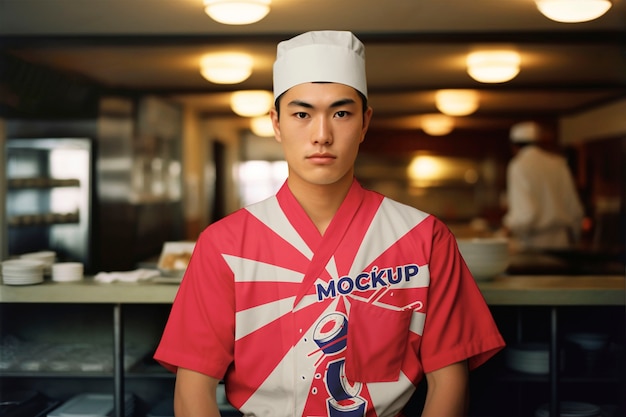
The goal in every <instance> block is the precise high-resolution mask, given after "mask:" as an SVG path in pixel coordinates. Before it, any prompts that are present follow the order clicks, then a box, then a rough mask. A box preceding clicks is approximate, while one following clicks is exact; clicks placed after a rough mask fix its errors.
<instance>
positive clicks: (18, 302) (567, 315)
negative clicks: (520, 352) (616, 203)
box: [0, 276, 626, 417]
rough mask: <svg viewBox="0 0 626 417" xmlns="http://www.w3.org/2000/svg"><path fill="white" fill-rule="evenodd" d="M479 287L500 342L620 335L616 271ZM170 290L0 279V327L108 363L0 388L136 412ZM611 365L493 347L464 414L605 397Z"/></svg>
mask: <svg viewBox="0 0 626 417" xmlns="http://www.w3.org/2000/svg"><path fill="white" fill-rule="evenodd" d="M480 287H481V291H482V292H483V295H484V297H485V299H486V301H487V303H488V304H489V305H490V306H491V308H492V309H493V311H494V315H495V317H496V320H498V324H499V325H500V328H501V330H502V331H503V333H504V336H505V339H506V340H507V342H508V343H511V341H512V340H516V338H517V337H520V338H529V337H535V336H537V337H542V338H544V339H545V340H551V341H552V342H554V345H553V346H554V347H555V349H556V350H557V351H558V349H559V347H558V346H559V343H560V342H561V340H560V337H559V335H560V334H561V333H562V332H564V331H566V330H567V328H568V326H571V325H573V324H575V323H576V322H577V320H580V317H587V318H590V317H593V316H594V314H596V313H597V312H600V316H605V315H608V316H609V317H610V318H611V321H610V322H608V320H607V323H606V324H607V325H608V327H610V328H612V329H616V331H615V335H616V336H617V337H622V339H621V340H622V342H623V330H624V329H623V327H622V329H621V330H619V327H620V326H623V320H624V304H625V302H624V301H625V300H624V298H625V295H626V293H625V292H624V291H625V286H624V277H621V276H602V277H588V276H576V277H541V276H532V277H502V278H498V279H496V280H495V281H491V282H484V283H480ZM176 290H177V286H175V285H169V284H152V283H137V284H126V283H115V284H98V283H95V282H94V281H93V280H92V279H89V278H87V279H85V280H84V281H83V282H69V283H55V282H49V281H46V282H45V283H43V284H40V285H32V286H25V287H19V286H6V285H1V286H0V308H1V309H2V311H1V315H0V317H1V320H2V321H1V323H0V329H1V330H2V335H3V336H5V335H6V334H9V333H12V334H17V335H20V336H22V337H24V338H25V339H35V340H45V341H48V342H49V341H57V342H63V343H66V342H69V343H76V344H80V343H88V344H90V345H97V346H106V347H107V349H109V352H110V360H111V362H110V363H111V366H110V367H109V368H106V369H104V368H103V369H101V370H97V371H93V370H92V371H89V370H83V371H76V370H72V371H67V372H51V371H46V370H30V371H28V370H27V371H23V370H20V371H16V370H12V371H10V372H7V371H2V379H1V382H0V391H4V390H7V389H9V388H28V389H36V390H39V391H41V392H43V393H45V394H46V395H49V396H51V397H54V398H58V399H60V400H65V399H68V398H70V397H71V396H73V395H75V394H78V393H82V392H87V391H92V392H113V393H114V394H115V399H116V401H115V405H116V416H122V415H123V408H124V407H123V402H122V398H123V396H122V393H124V392H132V393H134V394H135V395H136V397H137V400H138V406H137V407H136V413H135V415H136V416H139V417H141V416H144V415H146V413H147V412H148V410H149V409H150V408H151V407H152V406H154V405H155V404H156V403H158V402H159V401H160V400H162V399H163V398H164V397H168V396H170V395H171V394H172V393H173V386H174V377H173V375H172V374H169V373H167V372H166V371H165V370H164V369H163V368H161V367H160V366H159V365H156V364H155V363H154V362H153V361H152V360H151V353H152V351H153V350H154V348H155V347H156V344H157V343H158V341H159V337H160V334H161V331H162V329H163V326H164V324H165V321H166V320H167V316H168V314H169V308H170V305H171V302H172V301H173V299H174V296H175V294H176ZM594 311H595V312H596V313H593V312H594ZM620 320H621V322H620ZM620 323H621V324H620ZM528 328H530V329H531V331H530V332H529V331H527V330H526V329H528ZM553 330H554V331H555V332H554V333H552V331H553ZM555 334H556V335H557V337H556V338H554V339H551V337H552V335H555ZM134 352H139V353H138V354H134ZM129 353H130V355H129ZM125 359H126V361H125ZM129 360H130V361H132V363H130V361H129ZM125 362H126V363H125ZM612 367H613V368H614V369H615V373H614V374H611V373H609V374H605V375H593V374H591V375H570V374H567V373H563V374H562V373H561V372H554V373H551V374H549V375H542V376H528V375H522V374H516V373H513V372H509V371H506V370H505V367H504V364H503V356H502V355H501V354H498V355H497V356H496V357H495V358H494V359H493V360H491V361H490V362H488V363H487V364H486V365H484V366H483V367H481V368H479V369H478V370H476V371H474V372H473V375H472V386H471V389H472V392H471V396H472V404H473V406H472V415H476V416H478V415H481V416H494V417H500V416H502V417H504V416H507V417H511V416H516V415H519V416H522V415H532V412H529V411H532V409H534V407H535V406H536V405H539V404H542V403H545V402H549V401H551V399H553V398H557V399H558V398H568V399H571V398H572V396H576V397H575V398H576V399H577V400H583V398H584V397H583V396H578V394H577V392H580V391H581V390H583V391H584V390H585V389H589V387H592V388H593V389H594V391H595V390H597V392H598V393H601V394H606V396H607V398H609V399H612V398H616V399H621V397H622V396H621V395H619V396H616V397H613V393H615V392H617V393H623V392H624V372H623V364H618V363H617V362H615V363H613V364H612ZM620 367H621V369H620ZM590 400H591V399H590Z"/></svg>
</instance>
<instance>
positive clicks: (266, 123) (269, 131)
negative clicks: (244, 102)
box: [250, 114, 274, 137]
mask: <svg viewBox="0 0 626 417" xmlns="http://www.w3.org/2000/svg"><path fill="white" fill-rule="evenodd" d="M250 129H251V130H252V133H254V134H255V135H257V136H261V137H270V136H274V126H273V125H272V118H271V117H270V116H269V115H268V114H266V115H265V116H257V117H253V118H252V119H250Z"/></svg>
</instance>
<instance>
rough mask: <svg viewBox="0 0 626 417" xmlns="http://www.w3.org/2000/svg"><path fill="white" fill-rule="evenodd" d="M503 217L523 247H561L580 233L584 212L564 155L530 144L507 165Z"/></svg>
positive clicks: (574, 239)
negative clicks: (505, 207) (505, 204)
mask: <svg viewBox="0 0 626 417" xmlns="http://www.w3.org/2000/svg"><path fill="white" fill-rule="evenodd" d="M507 200H508V212H507V214H506V215H505V216H504V218H503V223H504V225H505V226H507V227H508V228H509V230H511V232H512V234H513V238H516V239H518V240H519V242H518V244H519V245H520V246H521V248H522V249H562V248H567V247H568V246H571V245H572V244H573V243H575V241H577V240H578V238H579V237H580V229H581V221H582V218H583V215H584V211H583V206H582V204H581V202H580V199H579V196H578V193H577V191H576V187H575V185H574V180H573V178H572V175H571V173H570V171H569V168H568V166H567V162H566V161H565V158H563V157H561V156H559V155H556V154H554V153H551V152H548V151H546V150H543V149H541V148H539V147H538V146H534V145H528V146H525V147H523V148H522V149H520V151H519V152H518V154H517V155H516V156H515V157H514V158H513V159H512V160H511V162H510V163H509V166H508V168H507Z"/></svg>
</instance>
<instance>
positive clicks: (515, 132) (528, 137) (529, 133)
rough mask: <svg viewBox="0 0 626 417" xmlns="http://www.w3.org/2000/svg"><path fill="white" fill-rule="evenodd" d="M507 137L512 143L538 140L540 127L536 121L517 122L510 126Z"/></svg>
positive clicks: (539, 138)
mask: <svg viewBox="0 0 626 417" xmlns="http://www.w3.org/2000/svg"><path fill="white" fill-rule="evenodd" d="M509 138H510V139H511V142H513V143H529V142H539V141H540V140H541V127H540V126H539V124H538V123H537V122H531V121H527V122H520V123H517V124H515V125H513V127H511V131H510V133H509Z"/></svg>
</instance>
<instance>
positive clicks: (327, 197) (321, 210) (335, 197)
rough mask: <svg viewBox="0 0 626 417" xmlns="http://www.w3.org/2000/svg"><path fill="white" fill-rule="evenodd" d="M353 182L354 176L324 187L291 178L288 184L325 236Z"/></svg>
mask: <svg viewBox="0 0 626 417" xmlns="http://www.w3.org/2000/svg"><path fill="white" fill-rule="evenodd" d="M352 181H353V175H352V174H350V175H346V176H345V177H344V178H342V179H341V180H339V181H337V182H335V183H333V184H324V185H319V184H311V183H308V182H303V181H298V180H296V179H295V177H291V176H290V177H289V178H288V179H287V184H288V185H289V190H290V191H291V193H292V194H293V195H294V197H295V198H296V200H297V201H298V203H299V204H300V206H302V208H303V209H304V211H305V212H306V214H307V215H308V216H309V218H310V219H311V221H312V222H313V224H315V227H316V228H317V230H318V231H319V232H320V234H322V235H323V234H324V232H326V229H327V228H328V225H329V224H330V222H331V221H332V219H333V217H334V216H335V213H337V210H339V207H340V206H341V203H343V200H344V199H345V198H346V195H347V194H348V191H349V190H350V186H351V185H352Z"/></svg>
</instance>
